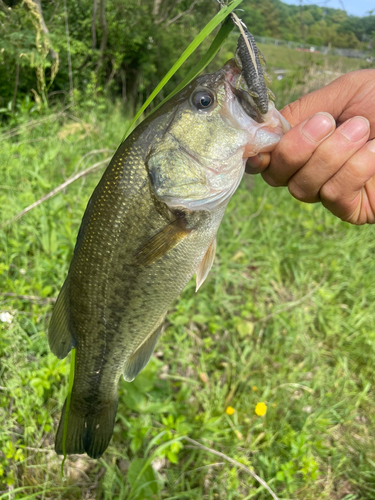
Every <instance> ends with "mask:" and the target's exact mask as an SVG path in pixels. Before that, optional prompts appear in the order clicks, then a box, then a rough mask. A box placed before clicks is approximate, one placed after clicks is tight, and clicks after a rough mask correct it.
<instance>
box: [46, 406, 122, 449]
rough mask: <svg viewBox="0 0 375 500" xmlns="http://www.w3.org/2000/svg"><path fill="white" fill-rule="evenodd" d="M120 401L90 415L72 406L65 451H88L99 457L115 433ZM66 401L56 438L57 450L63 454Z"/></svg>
mask: <svg viewBox="0 0 375 500" xmlns="http://www.w3.org/2000/svg"><path fill="white" fill-rule="evenodd" d="M117 404H118V401H117V399H115V400H114V401H112V402H110V403H107V404H105V405H103V406H102V408H101V411H100V412H95V411H93V412H92V413H91V414H88V415H81V414H80V413H78V412H76V411H74V406H71V407H70V410H69V418H68V428H67V433H66V442H65V451H66V454H67V455H71V454H76V453H85V452H86V453H87V455H88V456H89V457H91V458H99V457H101V456H102V455H103V453H104V452H105V450H106V449H107V447H108V444H109V442H110V440H111V437H112V434H113V428H114V425H115V418H116V412H117ZM65 408H66V401H65V403H64V407H63V409H62V413H61V419H60V423H59V428H58V429H57V434H56V439H55V451H56V453H57V454H58V455H62V454H63V434H64V422H65V418H66V415H65Z"/></svg>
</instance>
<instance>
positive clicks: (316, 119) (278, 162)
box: [262, 112, 336, 187]
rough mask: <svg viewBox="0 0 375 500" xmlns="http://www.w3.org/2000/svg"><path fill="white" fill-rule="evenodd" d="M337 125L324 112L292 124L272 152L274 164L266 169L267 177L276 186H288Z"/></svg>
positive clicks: (269, 182)
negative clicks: (293, 125) (294, 124)
mask: <svg viewBox="0 0 375 500" xmlns="http://www.w3.org/2000/svg"><path fill="white" fill-rule="evenodd" d="M335 128H336V123H335V120H334V118H333V117H332V116H331V115H330V114H329V113H324V112H320V113H317V114H315V115H313V116H311V117H310V118H308V119H307V120H305V121H303V122H302V123H300V124H298V125H296V126H295V127H293V128H291V129H290V130H289V131H288V132H287V133H286V134H285V135H284V136H283V137H282V138H281V140H280V142H279V143H278V144H277V146H276V148H275V149H274V151H273V152H272V155H271V162H270V165H269V166H268V168H266V169H265V170H264V172H263V173H262V176H263V178H264V180H265V181H266V182H267V183H268V184H269V185H270V186H273V187H278V186H287V184H288V181H289V179H290V178H291V177H292V176H293V175H294V174H295V173H296V172H297V171H298V170H299V169H300V168H302V167H303V165H305V163H306V162H307V161H308V160H309V159H310V158H311V156H312V154H313V153H314V151H315V150H316V148H317V147H318V146H319V145H320V144H321V143H322V142H323V141H324V140H325V139H326V138H327V137H329V136H330V135H331V134H332V133H333V132H334V130H335Z"/></svg>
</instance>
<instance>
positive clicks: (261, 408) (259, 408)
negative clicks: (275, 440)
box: [255, 403, 267, 417]
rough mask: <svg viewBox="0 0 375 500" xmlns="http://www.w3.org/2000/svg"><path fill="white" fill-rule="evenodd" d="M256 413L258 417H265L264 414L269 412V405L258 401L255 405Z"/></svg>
mask: <svg viewBox="0 0 375 500" xmlns="http://www.w3.org/2000/svg"><path fill="white" fill-rule="evenodd" d="M255 413H256V414H257V415H258V417H264V415H265V414H266V413H267V405H265V404H264V403H257V405H256V407H255Z"/></svg>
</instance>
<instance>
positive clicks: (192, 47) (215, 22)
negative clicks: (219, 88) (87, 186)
mask: <svg viewBox="0 0 375 500" xmlns="http://www.w3.org/2000/svg"><path fill="white" fill-rule="evenodd" d="M241 2H242V0H233V2H230V3H229V4H228V5H226V6H225V7H223V8H222V9H221V10H220V12H218V13H217V14H216V16H214V17H213V18H212V19H211V21H210V22H209V23H207V24H206V26H205V27H204V28H203V30H202V31H201V32H200V33H199V34H198V35H197V36H196V37H195V38H194V40H193V41H192V42H191V44H190V45H189V46H188V47H187V48H186V49H185V51H184V52H183V53H182V55H181V56H180V57H179V59H178V60H177V61H176V62H175V63H174V65H173V66H172V68H171V69H170V70H169V71H168V73H167V74H166V75H165V76H164V78H163V79H162V80H161V82H160V83H159V85H157V87H156V88H155V89H154V90H153V92H152V93H151V95H150V97H149V98H148V99H147V100H146V102H145V103H144V104H143V106H142V107H141V109H140V110H139V111H138V113H137V114H136V115H135V117H134V118H133V120H132V122H131V124H130V126H129V128H128V129H127V131H126V132H125V135H124V137H123V141H124V140H125V139H126V138H127V137H128V136H129V134H130V132H131V131H132V129H133V127H134V125H135V123H136V122H137V120H138V118H139V117H140V116H141V115H142V113H143V112H144V111H145V109H146V108H147V106H149V104H151V102H152V101H153V100H154V99H155V97H156V96H157V95H158V93H159V92H160V91H161V89H162V88H163V87H164V86H165V85H166V83H168V81H169V80H170V79H171V78H172V76H173V75H174V74H175V73H176V71H177V70H178V69H179V68H180V67H181V66H182V65H183V63H184V62H185V61H186V59H187V58H188V57H190V56H191V54H192V53H193V52H194V51H195V50H196V48H197V47H199V45H200V44H201V43H202V42H203V40H204V39H205V38H207V36H208V35H209V34H210V33H211V32H212V31H213V30H214V29H215V28H216V27H217V26H218V25H219V24H220V23H221V22H222V21H223V20H224V19H225V18H226V17H227V16H228V14H230V13H231V12H232V10H234V9H235V8H236V7H238V5H239V4H240V3H241ZM226 29H229V28H226ZM226 29H225V30H224V32H225V33H226ZM219 33H220V31H219ZM222 35H223V32H222V33H221V35H220V38H221V36H222ZM223 41H224V40H223ZM211 47H212V46H211ZM211 47H210V49H211ZM219 48H220V47H219ZM217 50H219V49H217ZM216 52H217V51H216ZM214 55H215V54H214ZM209 57H210V56H208V59H209ZM212 57H214V56H212ZM202 59H203V58H202ZM210 60H211V59H209V61H208V62H210ZM200 62H201V61H199V63H200ZM199 63H198V64H199ZM207 64H208V63H207ZM197 66H198V65H197ZM197 66H196V67H195V68H194V70H195V69H196V68H197ZM191 73H192V72H191ZM189 75H190V73H189ZM189 75H188V76H189ZM193 78H194V77H192V78H191V80H192V79H193ZM191 80H190V81H191Z"/></svg>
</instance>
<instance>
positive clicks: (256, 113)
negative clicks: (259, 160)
mask: <svg viewBox="0 0 375 500" xmlns="http://www.w3.org/2000/svg"><path fill="white" fill-rule="evenodd" d="M223 70H224V74H225V82H224V85H225V90H226V103H225V106H223V108H222V115H223V116H225V118H226V119H227V120H229V121H230V122H231V124H232V125H233V126H234V127H236V128H240V129H242V130H246V131H247V132H248V134H249V137H248V141H247V145H246V147H245V151H244V158H248V157H250V156H255V155H256V154H258V153H261V152H263V153H265V152H269V151H272V150H273V148H274V147H275V145H276V144H277V143H278V142H279V140H280V139H281V137H282V136H283V135H284V134H285V132H287V131H288V130H289V129H290V124H289V123H288V122H287V121H286V120H285V118H284V117H283V116H282V115H281V113H280V112H279V111H278V110H277V109H276V108H275V105H274V103H273V102H272V101H270V100H269V101H268V111H267V113H265V114H262V113H261V112H260V110H259V109H258V107H257V105H256V103H255V101H254V99H253V97H252V96H251V94H250V93H249V92H247V90H246V84H245V85H243V82H242V81H241V70H240V68H239V67H238V66H237V65H236V63H235V61H234V60H231V61H229V62H228V63H227V64H226V65H225V66H224V68H223Z"/></svg>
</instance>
